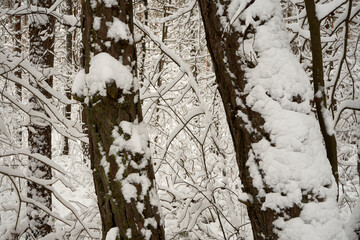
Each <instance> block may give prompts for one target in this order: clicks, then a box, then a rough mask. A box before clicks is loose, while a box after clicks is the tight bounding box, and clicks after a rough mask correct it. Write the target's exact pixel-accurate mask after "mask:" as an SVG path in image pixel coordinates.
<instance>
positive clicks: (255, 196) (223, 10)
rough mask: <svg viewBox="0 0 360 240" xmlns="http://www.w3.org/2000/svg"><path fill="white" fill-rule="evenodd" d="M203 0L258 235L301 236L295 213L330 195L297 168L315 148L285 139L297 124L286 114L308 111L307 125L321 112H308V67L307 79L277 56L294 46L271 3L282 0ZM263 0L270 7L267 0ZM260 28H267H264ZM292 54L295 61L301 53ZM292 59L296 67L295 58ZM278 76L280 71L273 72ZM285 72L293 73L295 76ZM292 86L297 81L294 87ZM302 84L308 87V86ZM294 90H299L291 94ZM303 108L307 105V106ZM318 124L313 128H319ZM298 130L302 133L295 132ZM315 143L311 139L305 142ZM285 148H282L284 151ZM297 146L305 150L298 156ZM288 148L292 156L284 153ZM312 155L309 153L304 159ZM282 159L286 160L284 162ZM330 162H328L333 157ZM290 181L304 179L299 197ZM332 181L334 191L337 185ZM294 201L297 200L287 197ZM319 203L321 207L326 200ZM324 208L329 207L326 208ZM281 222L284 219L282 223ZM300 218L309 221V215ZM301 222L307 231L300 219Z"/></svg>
mask: <svg viewBox="0 0 360 240" xmlns="http://www.w3.org/2000/svg"><path fill="white" fill-rule="evenodd" d="M199 4H200V9H201V13H202V17H203V22H204V27H205V32H206V38H207V45H208V48H209V51H210V54H211V57H212V59H213V66H214V71H215V74H216V78H217V83H218V85H219V87H218V90H219V92H220V95H221V98H222V101H223V104H224V108H225V112H226V117H227V122H228V125H229V129H230V132H231V136H232V140H233V144H234V148H235V153H236V160H237V164H238V167H239V175H240V179H241V181H242V184H243V189H242V190H243V191H244V192H245V193H247V194H248V196H249V200H248V203H247V211H248V215H249V219H250V222H251V226H252V231H253V235H254V239H255V240H259V239H279V238H280V239H297V237H300V236H298V235H296V234H295V233H294V234H293V235H291V230H288V229H287V226H290V225H291V224H290V222H291V220H292V219H294V218H298V219H301V213H302V211H303V209H304V208H305V207H306V206H307V203H309V202H317V201H319V202H321V201H324V199H325V197H324V198H323V197H321V196H320V195H319V194H318V193H316V190H315V189H313V187H312V186H311V185H310V182H307V180H306V178H307V176H305V175H304V172H305V169H301V168H297V166H298V164H295V165H293V166H291V165H290V163H293V162H296V161H303V160H301V159H303V154H305V155H307V156H309V157H311V153H308V152H307V150H299V149H296V148H295V147H292V146H291V145H292V143H291V141H289V142H288V143H287V144H288V145H286V142H283V140H282V139H292V136H291V134H289V132H290V133H291V130H290V129H291V128H294V127H297V125H296V124H294V123H292V122H291V121H294V120H295V119H294V117H291V118H289V120H288V121H287V122H286V121H284V119H285V118H286V117H288V116H289V117H290V116H292V115H293V116H297V115H299V117H300V116H301V115H302V114H304V116H302V117H301V118H300V119H301V120H299V125H304V129H306V128H308V127H305V126H307V125H308V122H307V121H309V120H306V118H309V119H310V120H311V124H314V123H315V119H314V118H313V116H311V117H308V116H309V115H310V114H311V113H310V107H309V105H308V107H306V106H305V104H309V102H308V101H309V99H305V97H304V98H303V94H304V95H308V93H309V90H310V88H308V90H304V88H305V87H302V86H301V85H299V82H301V83H302V82H304V84H305V85H306V83H307V82H306V75H305V73H303V75H301V76H302V77H303V79H302V80H301V79H300V78H301V77H298V76H296V75H294V74H290V75H289V76H287V74H288V73H287V72H286V71H283V70H282V69H283V68H286V67H285V66H281V65H280V64H284V63H286V64H287V62H286V61H281V62H283V63H280V61H279V63H278V64H276V63H277V61H278V60H281V58H280V59H277V58H276V57H278V56H284V57H285V58H286V57H290V53H289V51H290V50H289V49H287V47H284V44H285V43H283V42H285V41H283V38H284V36H283V35H281V34H282V32H285V31H284V29H283V28H282V27H281V26H280V25H281V17H280V16H279V15H280V14H279V11H277V10H276V9H275V8H274V9H272V8H273V6H275V5H274V4H278V3H277V2H276V1H263V2H262V3H261V4H260V5H259V1H258V2H257V0H255V1H254V0H253V1H249V2H248V3H247V4H244V5H242V2H239V4H238V5H236V3H235V2H232V1H227V0H218V1H207V0H199ZM262 4H263V7H261V6H262ZM234 5H235V6H234ZM239 5H240V6H239ZM257 12H259V13H257ZM236 15H237V16H236ZM251 20H253V22H251ZM277 24H278V26H277ZM260 29H261V34H260V33H259V34H258V31H259V30H260ZM266 36H267V37H266ZM276 36H278V37H279V38H277V37H276ZM269 56H273V57H274V58H273V60H269ZM290 58H291V57H290ZM290 60H293V59H290ZM293 61H294V64H295V65H296V60H295V59H294V60H293ZM289 66H290V67H292V65H289ZM289 66H288V67H289ZM282 67H283V68H282ZM296 67H297V69H296V71H297V72H301V71H302V70H301V67H300V65H298V66H296ZM290 73H291V72H290ZM274 76H277V77H276V78H274ZM249 78H251V79H249ZM283 79H289V81H285V80H283ZM293 79H295V80H293ZM297 79H299V80H297ZM271 81H273V82H271ZM287 82H288V83H287ZM280 84H296V85H298V86H301V89H302V90H300V88H299V91H297V89H295V90H294V89H291V88H290V87H287V86H286V85H283V86H281V87H282V88H279V85H280ZM269 86H271V87H269ZM306 86H307V85H306ZM294 88H295V87H294ZM286 89H291V93H290V92H289V90H286ZM280 90H283V91H284V92H283V93H281V94H280V93H279V92H278V91H280ZM301 91H306V92H303V93H301ZM289 94H294V95H292V96H286V95H289ZM266 106H267V107H266ZM270 107H274V110H273V111H270ZM302 108H304V109H307V108H308V110H300V109H302ZM298 109H299V110H298ZM302 111H304V112H307V113H306V114H305V113H302ZM295 118H296V117H295ZM303 118H304V119H303ZM274 120H276V121H278V122H276V121H274ZM302 121H304V122H302ZM284 123H285V124H284ZM282 125H289V126H291V128H290V129H289V130H288V131H289V132H286V129H285V127H288V126H284V130H282V129H281V128H279V126H280V127H281V126H282ZM316 130H317V129H314V131H316ZM306 131H309V130H306ZM306 136H308V135H307V134H306V133H305V135H304V137H305V138H307V137H306ZM316 137H318V136H316ZM294 138H296V137H295V136H294ZM280 139H281V140H280ZM315 139H316V140H317V142H316V146H317V147H319V149H321V148H322V146H321V139H317V138H315ZM307 141H310V140H307ZM284 143H285V145H284ZM304 143H305V142H304ZM309 147H311V145H309V146H304V147H303V148H309ZM322 150H323V149H322ZM281 152H283V154H280V153H281ZM298 152H301V153H299V155H298V157H296V155H297V154H298ZM287 154H288V158H287V159H286V160H285V159H283V158H284V155H287ZM306 158H308V157H305V158H304V159H306ZM315 161H319V162H318V163H319V164H320V162H321V164H324V161H326V159H325V157H323V158H322V157H321V160H320V159H316V158H314V162H315ZM280 162H281V164H279V163H280ZM286 162H288V163H289V164H287V163H286ZM309 163H311V161H309ZM288 167H289V168H288ZM324 168H325V169H327V170H328V166H327V165H326V163H325V165H324ZM289 169H291V170H290V171H294V173H293V176H291V175H287V174H284V171H285V172H286V171H289ZM329 170H330V168H329ZM277 172H278V173H277ZM280 175H284V176H286V177H288V180H287V179H285V178H281V177H279V176H280ZM295 176H296V177H295ZM325 176H326V177H325ZM323 177H324V178H325V179H327V181H329V183H331V174H327V173H326V174H325V175H324V176H321V175H319V178H320V179H322V178H323ZM289 183H291V184H293V183H296V184H298V186H296V188H298V190H296V191H297V193H298V195H297V197H296V200H295V199H292V198H291V197H290V198H289V199H288V198H287V197H288V195H289V196H291V195H292V193H290V192H291V191H294V190H295V189H296V188H292V190H291V191H290V192H289V191H288V190H284V189H283V190H281V188H283V187H284V186H286V185H288V184H289ZM304 184H305V185H307V187H305V189H306V190H305V189H302V186H304ZM308 184H309V185H308ZM322 184H324V183H320V182H319V186H318V187H319V188H321V189H323V190H322V191H328V190H327V188H328V187H330V186H331V184H330V185H322ZM280 186H282V187H280ZM289 186H290V185H289ZM279 187H280V189H279ZM292 187H294V185H292ZM285 188H287V187H285ZM331 188H332V191H333V189H334V188H333V187H331ZM331 194H333V192H331ZM331 194H329V199H330V200H329V204H331V205H332V206H333V207H335V208H336V202H335V201H334V200H335V199H334V198H333V195H331ZM326 197H327V196H326ZM281 199H283V200H281ZM273 201H274V202H273ZM288 201H290V202H291V203H290V204H289V203H287V204H283V203H284V202H288ZM309 206H310V205H309ZM319 209H322V207H321V206H320V205H319ZM323 210H324V211H325V209H323ZM334 211H336V210H334ZM335 214H336V213H335ZM325 221H330V219H326V220H325V219H324V222H325ZM279 222H282V223H283V224H279ZM300 222H301V223H302V224H305V225H306V224H308V223H306V222H303V220H300V221H299V223H300ZM287 224H289V225H287ZM309 225H311V224H309ZM298 228H299V229H301V231H302V226H300V224H299V226H298ZM311 228H312V229H313V231H314V232H316V227H314V226H311ZM337 230H338V231H341V230H339V229H337ZM301 237H303V236H301ZM299 239H300V238H299ZM321 239H331V238H321ZM339 239H340V238H339Z"/></svg>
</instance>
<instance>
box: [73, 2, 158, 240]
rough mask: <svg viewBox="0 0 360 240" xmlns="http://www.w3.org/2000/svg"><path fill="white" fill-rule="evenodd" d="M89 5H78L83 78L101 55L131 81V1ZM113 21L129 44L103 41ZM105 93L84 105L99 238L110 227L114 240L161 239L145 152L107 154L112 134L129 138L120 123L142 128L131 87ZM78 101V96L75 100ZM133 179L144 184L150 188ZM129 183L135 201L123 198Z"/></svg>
mask: <svg viewBox="0 0 360 240" xmlns="http://www.w3.org/2000/svg"><path fill="white" fill-rule="evenodd" d="M92 3H93V1H89V0H85V1H84V2H83V11H84V12H83V16H84V19H83V44H84V68H85V73H86V74H87V73H89V68H90V60H91V59H90V58H91V54H92V53H93V54H94V55H96V54H98V53H101V52H106V53H108V54H110V55H111V56H112V57H114V58H116V59H117V60H119V61H120V62H121V63H122V64H123V65H124V66H127V67H128V68H130V69H131V72H132V74H133V76H134V77H135V76H136V51H135V45H134V44H135V43H134V41H133V20H132V19H133V8H132V2H131V1H122V0H119V1H117V4H116V5H111V6H109V5H106V4H105V3H104V2H100V3H97V4H96V6H92V5H91V4H92ZM95 18H97V21H98V20H99V19H100V20H99V22H98V23H99V24H100V26H99V28H96V29H95V28H94V19H95ZM115 19H118V20H120V21H121V22H122V23H124V24H126V25H127V27H128V28H129V30H130V33H131V38H132V39H131V40H127V39H118V41H116V39H114V38H109V37H108V30H109V25H111V24H109V23H112V22H114V21H115ZM107 23H108V24H107ZM135 81H136V79H135ZM106 92H107V94H106V96H100V95H99V94H97V95H94V96H90V97H89V103H88V104H87V105H85V113H86V125H87V127H88V131H89V140H90V144H89V145H90V160H91V168H92V169H93V177H94V184H95V190H96V194H97V197H98V205H99V209H100V215H101V220H102V230H103V239H105V237H106V234H107V232H108V231H109V230H110V229H112V228H114V227H115V228H118V230H119V234H118V236H117V239H165V236H164V229H163V225H162V222H161V219H160V213H159V209H158V207H159V205H158V198H157V192H156V189H155V185H154V184H155V182H154V172H153V166H152V162H151V158H150V156H149V152H148V151H144V152H143V153H139V152H136V153H135V152H134V151H132V149H126V148H122V149H120V150H118V151H117V152H116V154H114V153H113V151H112V150H111V149H112V148H113V147H114V141H115V140H116V139H115V137H114V134H115V135H118V136H119V137H121V138H122V139H124V140H125V141H127V140H129V139H130V138H131V135H129V134H128V133H127V131H126V130H124V129H122V128H121V126H120V125H121V123H123V122H126V123H129V124H130V125H131V126H133V127H138V126H141V125H139V123H140V122H141V121H142V114H141V106H140V100H139V95H138V89H137V87H136V84H135V85H134V86H133V87H132V88H131V90H130V91H123V90H122V89H121V88H118V87H117V86H116V84H115V82H112V83H109V84H108V85H107V86H106ZM79 97H81V96H75V98H79ZM120 99H121V100H120ZM142 127H145V126H142ZM147 143H148V142H147ZM147 145H148V144H147ZM147 148H148V146H147ZM134 176H136V177H134ZM130 179H132V180H130ZM136 179H143V180H144V181H145V182H147V183H149V185H146V184H145V185H144V184H143V183H142V182H139V181H138V180H136ZM128 183H130V185H132V186H130V187H131V188H132V189H136V196H137V197H136V198H134V197H131V198H130V199H129V196H127V193H126V191H125V190H124V186H125V185H126V184H128ZM128 186H129V185H128Z"/></svg>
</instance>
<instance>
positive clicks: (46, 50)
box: [27, 0, 55, 239]
mask: <svg viewBox="0 0 360 240" xmlns="http://www.w3.org/2000/svg"><path fill="white" fill-rule="evenodd" d="M53 3H54V2H53V1H52V0H39V1H37V0H36V1H35V0H34V1H31V4H33V5H35V6H38V7H44V8H50V7H51V6H52V4H53ZM29 20H30V23H29V37H30V62H31V63H32V64H33V65H34V66H35V67H36V68H39V69H41V70H45V71H46V69H49V68H51V67H53V65H54V55H53V51H54V26H55V19H54V18H53V17H50V16H47V15H43V14H33V15H29ZM37 81H46V82H47V84H48V85H49V86H51V87H52V83H53V79H52V77H48V78H45V79H33V78H31V79H30V83H31V84H32V85H33V86H35V87H37V84H38V83H37ZM39 90H40V91H41V92H42V94H44V96H46V97H47V98H51V94H50V93H49V92H47V91H46V90H44V89H43V88H39ZM30 103H31V104H32V106H33V109H34V110H36V111H39V112H44V113H45V110H44V106H43V105H42V103H41V102H40V100H39V99H37V98H36V97H35V96H31V97H30ZM28 132H29V133H28V144H29V147H30V149H31V151H32V153H38V154H41V155H43V156H46V157H47V158H49V159H51V126H50V125H49V124H48V123H46V122H44V121H42V120H41V119H37V118H31V124H30V126H29V127H28ZM29 170H30V174H31V175H32V176H34V177H37V178H39V179H45V180H48V179H51V178H52V174H51V167H50V166H48V165H46V164H44V163H41V162H39V161H38V160H35V159H33V158H29ZM27 186H28V187H27V196H28V197H29V198H32V199H33V200H35V201H37V202H38V203H41V204H42V205H44V206H46V207H47V208H49V209H51V203H52V201H51V192H50V191H49V190H47V189H46V188H45V187H44V186H41V185H38V184H36V183H35V182H32V181H28V183H27ZM27 215H28V218H29V230H30V234H31V235H32V237H34V238H40V237H43V236H45V235H47V234H48V233H50V232H51V225H50V216H49V215H48V214H46V213H44V212H43V211H42V210H41V209H39V208H38V207H36V206H34V205H33V204H31V203H29V204H28V213H27ZM30 239H31V237H30Z"/></svg>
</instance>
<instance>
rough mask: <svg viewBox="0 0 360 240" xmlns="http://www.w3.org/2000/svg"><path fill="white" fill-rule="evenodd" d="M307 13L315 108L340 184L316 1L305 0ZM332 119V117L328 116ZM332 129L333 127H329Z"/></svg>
mask: <svg viewBox="0 0 360 240" xmlns="http://www.w3.org/2000/svg"><path fill="white" fill-rule="evenodd" d="M305 6H306V13H307V18H308V21H309V30H310V38H311V52H312V72H313V74H312V77H313V84H314V92H315V106H316V113H317V116H318V120H319V124H320V129H321V134H322V135H323V138H324V142H325V146H326V153H327V157H328V159H329V161H330V165H331V168H332V173H333V175H334V177H335V180H336V183H337V184H338V182H339V173H338V161H337V147H336V145H337V144H336V138H335V132H334V133H333V134H329V130H328V129H327V126H326V121H325V119H326V114H327V111H328V110H327V104H326V93H325V84H324V71H323V69H324V68H323V57H322V46H321V37H320V20H319V19H318V18H317V17H316V12H315V2H314V0H305ZM328 117H330V116H328ZM328 127H332V126H328Z"/></svg>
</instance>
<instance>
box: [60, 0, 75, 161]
mask: <svg viewBox="0 0 360 240" xmlns="http://www.w3.org/2000/svg"><path fill="white" fill-rule="evenodd" d="M65 13H66V14H68V15H72V14H73V1H72V0H66V11H65ZM69 29H70V27H66V30H67V31H68V32H67V33H66V61H67V62H68V64H69V65H71V64H72V63H73V60H72V55H73V48H72V44H73V41H72V32H70V31H69ZM69 75H70V73H69ZM68 84H70V82H68ZM65 93H66V97H68V98H71V89H70V87H69V86H66V88H65ZM65 117H66V118H67V119H70V120H71V104H67V105H66V106H65ZM62 154H63V155H69V138H68V137H64V148H63V152H62Z"/></svg>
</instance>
